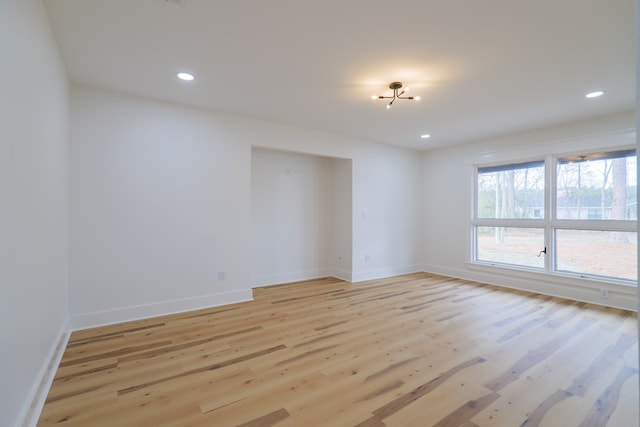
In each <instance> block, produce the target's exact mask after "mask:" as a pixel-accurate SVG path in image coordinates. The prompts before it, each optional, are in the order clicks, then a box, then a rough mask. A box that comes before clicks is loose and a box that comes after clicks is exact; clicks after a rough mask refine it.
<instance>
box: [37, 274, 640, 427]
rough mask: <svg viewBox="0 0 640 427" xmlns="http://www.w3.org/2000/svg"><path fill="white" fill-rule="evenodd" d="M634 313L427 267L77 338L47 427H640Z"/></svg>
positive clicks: (300, 287) (293, 288)
mask: <svg viewBox="0 0 640 427" xmlns="http://www.w3.org/2000/svg"><path fill="white" fill-rule="evenodd" d="M638 421H639V415H638V342H637V317H636V314H635V313H631V312H627V311H623V310H617V309H611V308H603V307H597V306H594V305H589V304H585V303H578V302H574V301H567V300H562V299H559V298H552V297H548V296H542V295H536V294H531V293H526V292H519V291H511V290H505V289H500V288H497V287H494V286H489V285H483V284H479V283H474V282H469V281H464V280H458V279H452V278H448V277H442V276H436V275H431V274H426V273H416V274H410V275H405V276H399V277H394V278H389V279H382V280H373V281H368V282H362V283H357V284H350V283H347V282H343V281H340V280H337V279H333V278H327V279H320V280H313V281H307V282H299V283H292V284H286V285H279V286H272V287H265V288H257V289H255V301H252V302H246V303H241V304H234V305H228V306H223V307H217V308H211V309H206V310H200V311H194V312H188V313H181V314H177V315H172V316H164V317H159V318H153V319H147V320H143V321H136V322H129V323H123V324H119V325H113V326H108V327H103V328H97V329H91V330H84V331H77V332H74V333H73V334H72V336H71V338H70V341H69V344H68V347H67V349H66V351H65V353H64V356H63V358H62V361H61V363H60V366H59V368H58V371H57V374H56V377H55V380H54V382H53V386H52V388H51V390H50V392H49V395H48V398H47V401H46V404H45V406H44V409H43V412H42V414H41V417H40V420H39V423H38V426H41V427H44V426H54V425H55V426H58V425H64V426H82V427H86V426H110V427H111V426H119V427H122V426H145V427H146V426H242V427H253V426H272V425H273V426H275V425H277V426H279V427H280V426H281V427H290V426H331V427H336V426H360V427H365V426H366V427H374V426H375V427H379V426H420V427H424V426H437V427H445V426H455V427H457V426H464V427H474V426H475V427H478V426H481V427H484V426H491V427H493V426H505V427H518V426H519V427H534V426H542V427H587V426H594V427H595V426H598V427H603V426H608V427H630V426H637V425H638Z"/></svg>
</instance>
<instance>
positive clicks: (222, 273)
mask: <svg viewBox="0 0 640 427" xmlns="http://www.w3.org/2000/svg"><path fill="white" fill-rule="evenodd" d="M226 278H227V275H226V274H225V272H224V271H218V280H219V281H223V280H224V279H226Z"/></svg>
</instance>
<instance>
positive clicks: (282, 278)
mask: <svg viewBox="0 0 640 427" xmlns="http://www.w3.org/2000/svg"><path fill="white" fill-rule="evenodd" d="M327 276H331V274H330V273H329V271H328V270H327V269H314V270H306V271H293V272H289V273H278V274H263V275H260V276H253V277H252V278H251V287H252V288H257V287H260V286H269V285H280V284H282V283H291V282H301V281H303V280H313V279H319V278H321V277H327Z"/></svg>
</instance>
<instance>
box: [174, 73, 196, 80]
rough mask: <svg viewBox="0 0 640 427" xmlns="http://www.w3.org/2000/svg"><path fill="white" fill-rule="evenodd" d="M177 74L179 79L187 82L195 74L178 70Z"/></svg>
mask: <svg viewBox="0 0 640 427" xmlns="http://www.w3.org/2000/svg"><path fill="white" fill-rule="evenodd" d="M176 75H177V76H178V78H179V79H180V80H184V81H187V82H190V81H191V80H193V79H195V76H194V75H193V74H191V73H185V72H180V73H178V74H176Z"/></svg>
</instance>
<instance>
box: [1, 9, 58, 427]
mask: <svg viewBox="0 0 640 427" xmlns="http://www.w3.org/2000/svg"><path fill="white" fill-rule="evenodd" d="M53 40H54V39H53V35H52V32H51V29H50V27H49V22H48V19H47V16H46V13H45V10H44V7H43V6H42V4H41V2H40V1H38V0H8V1H3V2H0V52H2V63H1V65H0V94H2V95H0V336H1V337H2V345H1V346H0V425H2V426H12V425H19V424H20V423H21V422H22V421H23V420H24V419H25V418H28V417H29V414H28V412H29V411H30V408H29V405H30V404H31V402H32V400H33V398H34V397H35V395H36V390H37V389H38V387H40V384H41V381H43V380H45V376H46V375H45V374H46V371H45V369H46V367H47V365H48V363H49V361H50V360H51V359H52V357H53V354H54V351H55V350H56V347H57V346H58V344H59V343H60V341H61V339H62V336H63V331H64V329H65V322H66V320H67V261H68V256H67V213H68V206H67V203H68V197H67V168H68V161H67V155H68V145H67V141H68V84H67V77H66V71H65V69H64V66H63V63H62V61H61V58H60V54H59V52H58V48H57V46H56V44H55V42H54V41H53ZM45 381H46V380H45Z"/></svg>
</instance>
